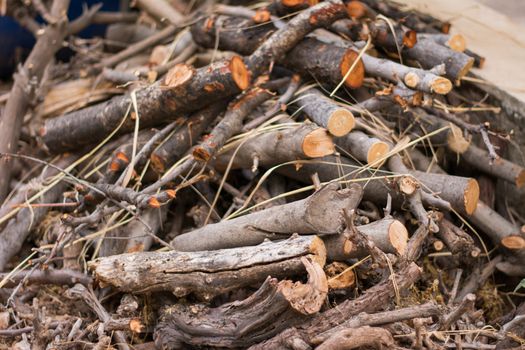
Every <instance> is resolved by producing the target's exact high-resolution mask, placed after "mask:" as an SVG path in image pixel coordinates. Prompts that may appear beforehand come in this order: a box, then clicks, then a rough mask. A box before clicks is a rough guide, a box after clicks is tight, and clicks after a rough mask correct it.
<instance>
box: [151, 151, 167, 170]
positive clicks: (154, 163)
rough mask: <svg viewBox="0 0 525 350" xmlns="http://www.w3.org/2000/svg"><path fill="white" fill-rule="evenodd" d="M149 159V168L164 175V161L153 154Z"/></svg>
mask: <svg viewBox="0 0 525 350" xmlns="http://www.w3.org/2000/svg"><path fill="white" fill-rule="evenodd" d="M149 159H150V161H151V167H152V168H153V170H154V171H155V172H157V173H159V174H162V173H164V171H165V170H166V164H165V162H166V161H165V160H164V159H163V158H162V157H161V156H159V155H158V154H155V153H153V154H152V155H151V156H150V158H149Z"/></svg>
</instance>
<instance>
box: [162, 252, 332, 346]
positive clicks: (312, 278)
mask: <svg viewBox="0 0 525 350" xmlns="http://www.w3.org/2000/svg"><path fill="white" fill-rule="evenodd" d="M302 261H303V263H304V265H305V267H306V270H307V271H308V276H309V277H308V283H306V284H303V283H301V282H295V283H294V282H292V281H289V280H284V281H280V282H279V281H278V280H277V279H276V278H271V277H268V278H267V279H266V281H265V282H264V283H263V285H262V286H261V287H260V288H259V290H258V291H257V292H255V293H254V294H253V295H251V296H250V297H248V298H247V299H244V300H242V301H235V302H232V303H227V304H224V305H222V306H220V307H217V308H210V307H209V306H207V305H203V304H197V305H184V304H181V303H178V304H174V305H172V306H170V307H167V308H166V309H164V310H163V312H162V316H161V319H160V322H159V324H158V325H157V327H156V329H155V343H156V345H157V346H159V347H161V348H163V349H174V348H180V347H183V346H184V345H183V344H187V345H191V346H213V347H228V348H230V347H247V346H249V345H252V344H254V343H257V342H259V341H262V340H264V339H267V338H269V337H272V336H274V335H275V334H277V333H279V332H281V331H283V330H284V329H286V328H287V327H288V326H289V324H290V322H292V323H295V322H296V320H297V319H302V318H304V317H305V315H311V314H315V313H317V312H318V311H319V310H320V309H321V306H322V305H323V304H324V302H325V300H326V297H327V293H328V285H327V281H326V276H325V274H324V272H323V269H322V267H321V266H320V265H319V264H318V263H316V262H311V261H309V260H308V259H307V258H302Z"/></svg>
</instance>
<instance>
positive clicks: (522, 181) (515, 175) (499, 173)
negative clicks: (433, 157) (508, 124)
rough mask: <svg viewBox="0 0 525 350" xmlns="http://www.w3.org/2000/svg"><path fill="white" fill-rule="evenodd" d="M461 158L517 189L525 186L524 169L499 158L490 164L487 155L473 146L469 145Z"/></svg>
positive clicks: (484, 151)
mask: <svg viewBox="0 0 525 350" xmlns="http://www.w3.org/2000/svg"><path fill="white" fill-rule="evenodd" d="M461 158H462V159H464V160H465V161H466V162H467V163H468V164H469V165H470V166H473V167H474V168H476V169H479V170H481V171H483V172H486V173H487V174H489V175H492V176H495V177H498V178H500V179H503V180H505V181H508V182H510V183H512V184H515V185H516V186H517V187H518V188H520V187H522V186H523V185H525V169H524V168H523V167H521V166H519V165H517V164H515V163H512V162H511V161H508V160H506V159H504V158H501V157H499V158H498V159H496V160H494V161H493V162H491V160H490V158H489V153H488V152H487V151H486V150H484V149H481V148H479V147H477V146H475V145H471V146H470V147H468V148H467V149H466V150H465V152H463V153H461Z"/></svg>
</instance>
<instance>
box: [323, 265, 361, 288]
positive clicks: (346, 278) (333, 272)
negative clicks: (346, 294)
mask: <svg viewBox="0 0 525 350" xmlns="http://www.w3.org/2000/svg"><path fill="white" fill-rule="evenodd" d="M324 271H325V273H326V276H327V278H328V289H330V290H338V289H348V288H351V287H353V286H354V285H355V281H356V278H355V273H354V271H353V269H351V268H350V267H349V266H348V265H347V264H345V263H342V262H338V261H335V262H333V263H331V264H330V265H327V266H325V268H324Z"/></svg>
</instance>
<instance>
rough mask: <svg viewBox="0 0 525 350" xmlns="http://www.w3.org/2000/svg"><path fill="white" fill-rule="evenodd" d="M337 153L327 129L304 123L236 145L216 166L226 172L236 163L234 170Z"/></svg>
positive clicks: (229, 146)
mask: <svg viewBox="0 0 525 350" xmlns="http://www.w3.org/2000/svg"><path fill="white" fill-rule="evenodd" d="M238 147H240V148H239V151H237V149H238ZM236 151H237V152H236ZM334 151H335V147H334V143H333V141H332V138H331V137H330V135H328V133H327V132H326V130H325V129H323V128H319V127H317V126H316V125H315V124H303V125H299V126H297V127H291V128H287V129H283V130H277V131H270V132H265V133H262V134H259V135H255V136H253V137H250V138H249V139H248V140H240V141H238V142H234V143H232V144H231V145H228V147H227V148H225V149H224V153H221V154H220V155H219V156H218V157H217V159H216V161H215V165H216V167H217V168H219V169H225V168H226V167H227V166H228V164H229V163H230V161H232V167H233V169H235V168H251V167H252V166H253V165H254V164H256V165H259V166H263V167H264V166H267V165H268V164H275V162H279V160H282V161H283V162H286V161H287V160H288V159H310V158H318V157H324V156H326V155H329V154H332V153H334ZM232 157H233V159H232ZM255 162H256V163H255Z"/></svg>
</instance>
